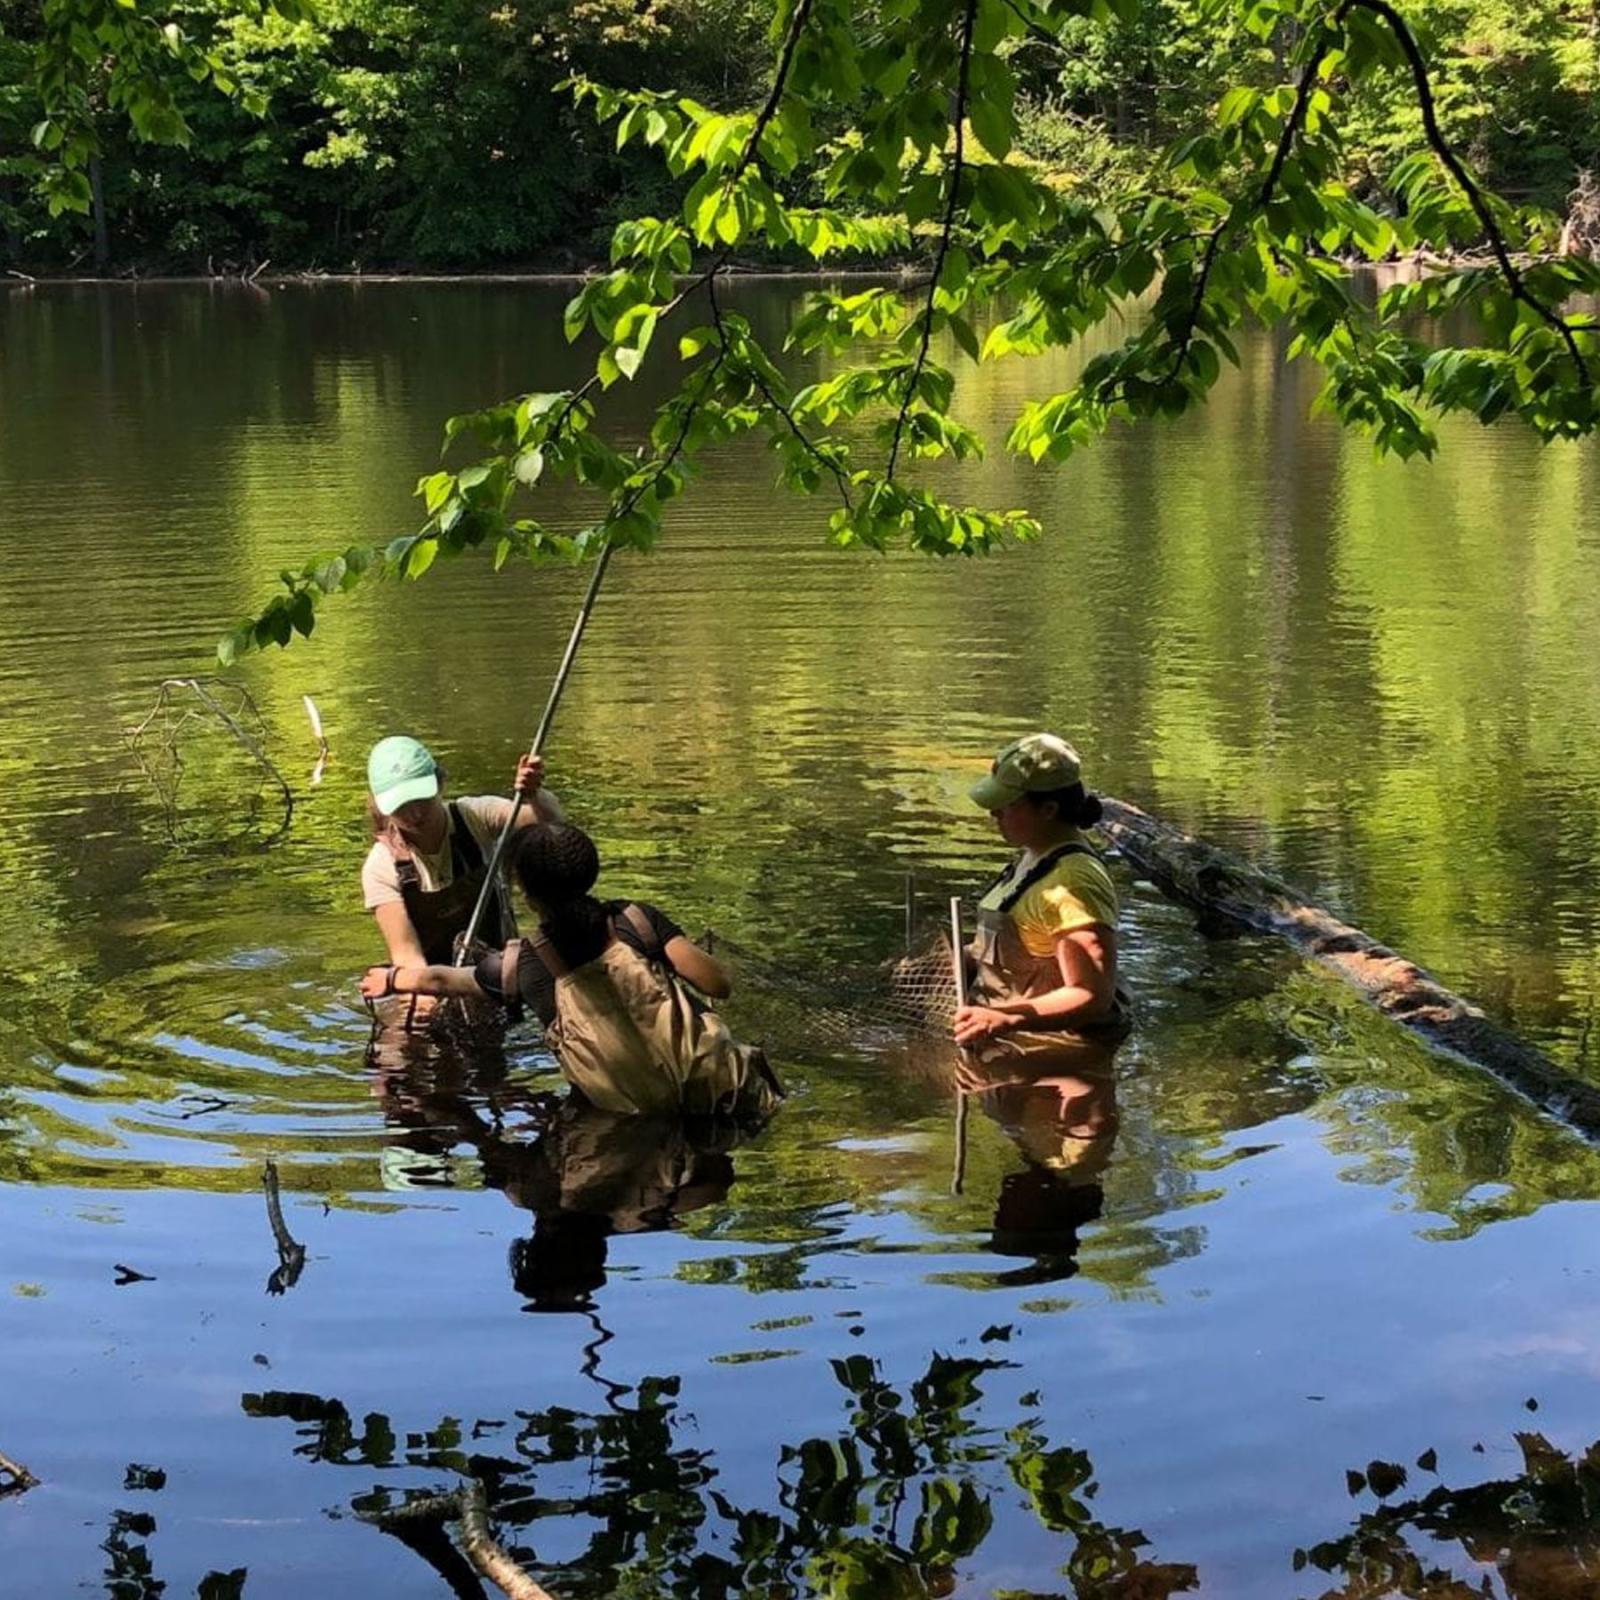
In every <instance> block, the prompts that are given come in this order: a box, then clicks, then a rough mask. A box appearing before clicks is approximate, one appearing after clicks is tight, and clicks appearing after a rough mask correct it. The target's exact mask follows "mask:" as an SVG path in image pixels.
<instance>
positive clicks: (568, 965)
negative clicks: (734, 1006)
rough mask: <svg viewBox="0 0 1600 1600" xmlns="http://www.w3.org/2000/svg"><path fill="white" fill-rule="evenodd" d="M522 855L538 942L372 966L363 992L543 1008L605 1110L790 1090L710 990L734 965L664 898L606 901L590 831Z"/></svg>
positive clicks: (553, 827)
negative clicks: (702, 942)
mask: <svg viewBox="0 0 1600 1600" xmlns="http://www.w3.org/2000/svg"><path fill="white" fill-rule="evenodd" d="M515 852H516V854H515V857H514V865H513V870H514V871H515V873H516V877H517V881H518V882H519V883H520V884H521V886H522V890H523V893H524V894H526V895H527V897H528V903H529V904H530V905H531V906H532V907H533V909H534V911H535V913H536V914H537V915H538V917H539V929H538V932H537V933H536V934H534V936H533V937H532V938H531V939H513V940H512V941H511V942H510V943H509V944H507V945H506V947H505V948H504V949H503V950H498V951H495V952H493V953H491V954H489V955H487V956H485V957H483V959H482V960H480V961H479V962H478V963H477V965H476V966H475V967H452V966H445V965H442V964H439V963H437V962H435V963H431V964H429V965H426V966H405V965H397V966H392V967H374V968H372V969H371V970H370V971H369V972H368V973H367V975H366V977H365V978H363V979H362V982H361V992H362V994H363V995H365V996H366V997H367V998H368V999H379V998H381V997H383V996H385V995H391V994H424V995H436V996H443V995H452V996H460V997H461V998H464V999H471V998H474V997H487V998H489V999H491V1000H499V1001H501V1002H502V1003H504V1004H505V1005H506V1006H507V1007H508V1009H510V1010H511V1011H512V1013H513V1015H514V1016H516V1015H520V1013H521V1011H522V1010H523V1008H524V1007H527V1008H531V1009H532V1010H533V1011H534V1012H535V1014H536V1015H537V1016H538V1017H539V1019H540V1021H541V1022H543V1023H544V1025H545V1027H546V1030H547V1031H548V1034H549V1037H550V1041H551V1043H552V1044H553V1045H554V1046H555V1050H556V1055H557V1057H558V1059H559V1060H560V1062H561V1070H562V1072H563V1073H564V1074H565V1076H566V1079H567V1081H568V1082H569V1083H570V1084H571V1085H572V1087H573V1088H574V1089H576V1090H577V1091H578V1092H579V1093H580V1094H581V1095H583V1096H584V1098H585V1099H586V1100H587V1101H588V1102H589V1103H590V1104H591V1105H595V1106H598V1107H600V1108H601V1109H602V1110H605V1111H614V1112H618V1113H621V1114H623V1115H628V1116H638V1115H644V1116H662V1115H684V1116H703V1117H722V1116H728V1117H733V1118H735V1119H737V1120H740V1121H743V1122H751V1121H759V1120H760V1119H761V1118H763V1117H765V1116H766V1115H768V1114H769V1113H770V1112H771V1111H772V1110H773V1108H774V1107H775V1106H776V1105H777V1103H778V1101H779V1099H781V1098H782V1094H783V1091H782V1089H781V1088H780V1087H779V1085H778V1081H777V1079H776V1077H775V1076H774V1074H773V1072H772V1069H771V1067H769V1066H768V1065H767V1061H766V1058H765V1056H763V1055H762V1053H761V1051H760V1050H759V1049H756V1048H755V1047H753V1046H751V1045H745V1044H740V1043H739V1042H738V1041H737V1040H736V1039H735V1038H734V1037H733V1035H732V1034H731V1033H730V1032H729V1031H728V1026H727V1024H726V1023H725V1022H724V1021H723V1020H722V1018H721V1017H719V1016H718V1015H717V1014H716V1012H715V1011H713V1010H711V1009H710V1007H709V1006H707V1005H706V1003H705V1002H704V1001H703V1000H702V999H701V998H700V997H699V996H700V994H706V995H713V996H723V995H726V994H728V992H729V990H730V987H731V983H730V979H729V977H728V973H727V970H726V969H725V968H724V967H723V965H722V963H721V962H720V961H718V960H717V959H716V958H715V957H714V956H711V955H709V954H707V952H706V951H704V950H702V949H701V948H700V947H699V946H698V945H696V944H694V943H693V942H692V941H691V940H689V939H688V938H686V937H685V936H684V933H683V930H682V929H681V928H680V927H679V926H678V925H677V924H676V923H675V922H673V921H672V919H671V918H670V917H668V916H667V915H666V913H665V912H663V911H661V910H659V909H658V908H657V907H655V906H650V905H644V904H640V903H637V902H633V901H626V900H612V901H600V900H597V899H596V898H595V897H594V896H593V895H592V894H591V893H590V892H589V891H590V890H591V889H592V888H593V887H594V884H595V880H596V878H597V877H598V876H599V872H600V857H599V853H598V852H597V851H596V849H595V846H594V841H593V840H592V839H591V838H590V837H589V836H588V834H586V833H584V832H583V831H582V830H581V829H578V828H574V827H570V826H568V825H566V824H564V823H546V824H542V825H541V826H539V827H536V828H530V829H528V830H527V831H526V832H525V833H523V834H522V836H521V837H520V838H519V839H518V840H517V841H516V845H515ZM691 985H692V986H693V987H692V988H691V987H690V986H691ZM697 990H698V991H699V994H697V993H696V992H695V991H697Z"/></svg>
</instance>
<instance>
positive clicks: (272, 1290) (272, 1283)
mask: <svg viewBox="0 0 1600 1600" xmlns="http://www.w3.org/2000/svg"><path fill="white" fill-rule="evenodd" d="M261 1187H262V1188H263V1189H264V1190H265V1191H266V1195H267V1226H268V1227H269V1228H271V1229H272V1242H273V1244H274V1245H276V1246H277V1250H278V1264H277V1266H275V1267H274V1268H273V1269H272V1271H271V1272H270V1273H269V1274H268V1275H267V1293H268V1294H282V1293H283V1292H284V1290H285V1289H292V1288H294V1286H295V1285H296V1284H297V1283H298V1282H299V1281H300V1274H301V1273H302V1272H304V1271H305V1266H306V1247H305V1246H304V1245H303V1244H301V1243H300V1242H299V1241H298V1240H297V1239H295V1238H294V1236H293V1235H292V1234H291V1233H290V1232H289V1228H288V1225H287V1224H286V1223H285V1222H284V1220H283V1202H282V1201H281V1200H280V1199H279V1198H278V1163H277V1162H276V1161H274V1160H273V1159H272V1158H271V1157H270V1156H269V1157H268V1158H267V1168H266V1171H265V1172H263V1173H262V1175H261Z"/></svg>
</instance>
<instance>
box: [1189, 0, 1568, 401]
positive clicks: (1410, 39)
mask: <svg viewBox="0 0 1600 1600" xmlns="http://www.w3.org/2000/svg"><path fill="white" fill-rule="evenodd" d="M1358 9H1359V10H1366V11H1371V12H1372V13H1374V14H1375V15H1376V16H1379V17H1381V18H1382V19H1383V20H1384V21H1385V22H1386V23H1387V24H1388V25H1389V28H1390V30H1391V32H1392V33H1393V34H1394V37H1395V42H1396V43H1397V44H1398V45H1399V46H1400V49H1401V51H1402V53H1403V54H1404V55H1405V58H1406V63H1407V65H1408V66H1409V68H1410V70H1411V81H1412V84H1413V86H1414V88H1415V89H1416V94H1417V102H1418V106H1419V108H1420V110H1421V112H1422V128H1423V133H1424V135H1425V136H1426V138H1427V141H1428V147H1429V148H1430V149H1431V150H1432V151H1433V153H1434V155H1436V156H1437V157H1438V158H1439V160H1440V162H1441V163H1442V164H1443V165H1444V167H1445V169H1446V171H1448V172H1449V174H1450V176H1451V177H1452V178H1454V179H1455V181H1456V183H1457V184H1458V185H1459V186H1460V188H1461V191H1462V193H1463V194H1465V195H1466V197H1467V203H1468V204H1469V205H1470V206H1471V207H1472V210H1473V214H1474V215H1475V216H1476V217H1477V219H1478V225H1479V226H1480V227H1481V228H1482V229H1483V232H1484V237H1485V238H1486V239H1487V240H1488V243H1489V249H1490V252H1491V254H1492V255H1493V258H1494V262H1495V265H1496V267H1497V268H1498V270H1499V272H1500V275H1501V276H1502V277H1503V278H1504V279H1505V282H1506V287H1507V288H1508V289H1509V290H1510V293H1511V298H1512V299H1513V300H1517V301H1519V302H1521V304H1523V305H1525V306H1527V307H1528V308H1529V310H1531V311H1532V312H1533V313H1534V314H1535V315H1536V316H1537V317H1539V319H1540V320H1541V321H1543V322H1544V323H1546V324H1547V325H1548V326H1550V327H1551V328H1553V329H1554V330H1555V331H1556V332H1557V333H1558V334H1560V336H1561V339H1562V342H1563V343H1564V344H1565V345H1566V347H1567V354H1568V355H1569V356H1570V357H1571V358H1572V363H1573V365H1574V366H1575V367H1576V368H1577V372H1578V377H1579V379H1580V380H1581V381H1582V382H1583V383H1584V384H1585V385H1587V384H1588V382H1589V367H1588V363H1587V361H1585V359H1584V355H1583V351H1582V350H1581V348H1580V347H1579V345H1578V340H1577V336H1576V334H1575V332H1574V331H1573V325H1572V324H1571V323H1570V322H1568V321H1567V319H1566V318H1564V317H1562V316H1561V315H1559V314H1558V313H1557V312H1555V311H1553V310H1552V309H1551V308H1550V307H1549V306H1547V305H1546V304H1545V303H1544V302H1543V301H1542V300H1540V299H1539V297H1538V296H1537V295H1536V294H1534V293H1533V291H1532V290H1531V289H1529V288H1528V285H1527V282H1526V280H1525V279H1524V278H1523V276H1522V273H1521V271H1520V269H1519V268H1518V267H1517V264H1516V262H1515V261H1514V260H1513V258H1512V254H1511V249H1510V246H1509V245H1508V244H1507V243H1506V239H1505V235H1504V234H1503V233H1502V232H1501V231H1500V225H1499V223H1498V222H1497V221H1496V220H1495V216H1494V212H1493V210H1492V209H1491V208H1490V205H1489V202H1488V200H1487V199H1486V198H1485V196H1484V193H1483V190H1482V189H1481V188H1480V187H1479V186H1478V183H1477V181H1476V180H1475V179H1474V178H1473V176H1472V175H1471V173H1469V172H1468V171H1467V169H1466V167H1465V166H1464V165H1463V164H1462V161H1461V158H1460V157H1459V156H1458V155H1457V154H1456V153H1455V150H1454V149H1453V148H1452V146H1451V144H1450V141H1449V140H1448V139H1447V138H1446V137H1445V135H1444V130H1443V129H1442V128H1441V127H1440V126H1439V117H1438V110H1437V107H1436V104H1435V101H1434V96H1433V85H1432V84H1431V83H1430V82H1429V79H1428V65H1427V62H1426V61H1425V60H1424V59H1423V55H1422V49H1421V46H1420V45H1418V43H1417V39H1416V35H1415V34H1414V33H1412V31H1411V28H1410V26H1409V25H1408V24H1407V22H1406V20H1405V18H1404V17H1402V16H1401V15H1400V13H1399V12H1398V11H1396V10H1395V8H1394V7H1393V6H1392V5H1390V4H1389V3H1388V0H1344V4H1343V5H1341V6H1340V7H1339V9H1338V10H1337V11H1336V12H1335V13H1334V15H1333V20H1332V23H1331V25H1330V27H1329V29H1328V30H1327V32H1326V33H1324V35H1323V37H1322V39H1321V40H1320V41H1319V43H1318V45H1317V48H1316V49H1315V50H1314V51H1313V52H1312V55H1311V57H1310V59H1309V60H1308V61H1307V62H1306V66H1305V70H1304V72H1303V73H1302V74H1301V77H1300V84H1299V87H1298V89H1297V91H1296V93H1295V99H1294V105H1293V106H1292V107H1291V109H1290V112H1289V120H1288V121H1287V122H1286V123H1284V125H1283V132H1282V133H1281V134H1280V135H1279V137H1278V143H1277V147H1276V149H1275V150H1274V151H1273V155H1272V163H1271V165H1270V166H1269V167H1268V169H1267V175H1266V178H1265V179H1264V181H1263V182H1262V185H1261V190H1260V192H1259V194H1258V195H1257V197H1256V201H1255V204H1254V205H1253V206H1252V207H1251V213H1252V214H1253V213H1255V212H1259V211H1264V210H1265V209H1266V207H1267V206H1268V205H1269V204H1270V203H1271V200H1272V197H1273V195H1274V194H1275V193H1276V192H1277V187H1278V183H1279V180H1280V179H1281V178H1282V176H1283V169H1284V166H1285V164H1286V163H1287V162H1288V159H1289V156H1290V154H1291V152H1292V150H1293V148H1294V142H1295V140H1296V139H1297V138H1298V137H1299V134H1300V130H1301V128H1302V126H1303V125H1304V123H1305V119H1306V115H1307V113H1308V111H1309V109H1310V105H1311V96H1312V93H1313V92H1314V91H1315V89H1316V86H1317V82H1318V72H1319V69H1320V68H1321V66H1322V63H1323V61H1324V59H1325V58H1326V57H1327V54H1328V52H1329V51H1330V50H1331V49H1332V48H1333V46H1334V34H1335V30H1337V29H1338V28H1340V27H1342V26H1343V25H1344V23H1345V22H1346V21H1347V20H1348V18H1349V15H1350V13H1351V12H1352V11H1354V10H1358ZM1243 220H1244V218H1243V217H1233V216H1229V217H1225V218H1224V219H1223V220H1222V221H1221V222H1219V223H1218V224H1217V226H1216V228H1215V229H1213V230H1212V232H1211V235H1210V237H1209V238H1208V240H1207V242H1206V248H1205V253H1204V255H1203V256H1202V257H1201V261H1200V270H1199V272H1198V273H1197V274H1196V276H1195V287H1194V294H1193V297H1192V299H1191V301H1190V307H1189V314H1188V316H1187V318H1186V319H1185V323H1184V330H1183V333H1182V336H1181V337H1180V338H1179V340H1178V341H1177V349H1176V351H1175V354H1174V358H1173V363H1172V368H1171V371H1170V374H1169V381H1170V380H1172V379H1176V378H1177V377H1179V376H1180V375H1181V374H1182V371H1183V365H1184V362H1185V361H1186V360H1187V358H1188V354H1189V349H1190V346H1191V345H1192V344H1193V342H1194V335H1195V329H1196V327H1197V326H1198V323H1199V319H1200V313H1201V311H1202V310H1203V308H1204V305H1205V298H1206V288H1207V285H1208V284H1209V282H1210V278H1211V270H1212V267H1213V266H1214V265H1215V263H1216V258H1217V252H1218V251H1219V249H1220V248H1221V246H1222V243H1223V240H1224V238H1226V237H1227V236H1228V235H1230V234H1231V233H1233V231H1234V230H1235V228H1236V226H1237V225H1238V224H1239V223H1241V222H1242V221H1243Z"/></svg>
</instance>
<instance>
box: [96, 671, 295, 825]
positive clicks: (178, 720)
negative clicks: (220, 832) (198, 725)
mask: <svg viewBox="0 0 1600 1600" xmlns="http://www.w3.org/2000/svg"><path fill="white" fill-rule="evenodd" d="M224 692H225V693H229V694H232V695H234V696H236V697H237V703H236V705H235V706H234V707H233V708H232V709H230V708H229V707H227V706H225V705H223V704H222V703H221V700H220V699H219V698H218V695H219V694H221V693H224ZM185 694H187V695H191V696H193V698H194V700H195V701H196V702H198V704H199V706H200V708H201V711H200V712H196V711H195V710H193V709H184V710H182V712H181V714H180V713H179V711H178V709H177V706H178V702H179V701H180V700H181V698H182V697H183V696H184V695H185ZM202 713H203V714H204V715H205V716H210V717H213V718H215V719H216V721H218V722H219V723H221V724H222V726H223V728H225V729H226V730H227V732H228V734H229V735H230V736H231V737H232V738H233V739H234V740H235V741H236V742H237V743H238V745H239V747H240V748H241V749H242V750H244V751H245V753H246V754H247V755H249V756H250V757H251V759H252V760H254V761H255V762H256V764H257V765H258V766H259V767H260V769H261V772H262V774H263V776H264V777H265V778H270V779H271V780H272V782H273V783H274V784H276V785H277V787H278V790H279V793H280V794H281V795H282V797H283V821H282V822H281V823H280V824H279V825H278V827H277V828H276V829H275V830H274V831H273V832H272V833H271V834H270V835H268V837H267V838H266V840H265V841H264V843H267V844H271V843H273V842H274V841H275V840H277V839H280V838H282V837H283V835H284V834H285V833H287V832H288V831H289V824H290V823H291V822H292V821H293V820H294V791H293V790H292V789H291V788H290V787H289V783H288V780H287V779H286V778H285V777H284V775H283V774H282V773H281V772H280V771H279V770H278V768H277V765H276V763H275V762H274V761H273V759H272V757H271V756H270V755H268V754H267V748H266V744H265V732H264V730H265V727H266V724H265V722H264V720H263V719H262V716H261V712H260V709H259V708H258V707H257V705H256V703H255V700H254V698H253V697H252V696H251V694H250V691H249V690H248V689H246V688H245V687H244V685H243V684H239V683H227V682H224V681H222V680H219V679H214V678H208V679H200V678H166V679H163V680H162V682H161V683H160V685H159V686H158V687H157V690H156V703H155V705H154V706H152V707H151V709H150V712H149V715H148V716H146V717H145V719H144V721H143V722H141V723H140V724H139V726H138V727H136V728H134V729H132V730H131V731H130V732H129V734H128V742H129V744H130V745H131V746H132V748H133V753H134V756H135V758H136V759H137V760H138V762H139V765H140V766H141V767H142V768H143V769H144V772H145V775H146V776H147V777H148V778H149V779H150V781H151V782H152V783H153V784H154V785H155V789H156V792H157V794H158V795H159V796H160V797H161V801H162V804H163V806H164V807H165V808H166V811H167V825H168V831H169V832H170V833H171V834H172V837H173V840H174V842H176V841H177V824H178V815H177V813H178V784H179V782H180V781H181V778H182V773H183V755H182V752H181V750H180V749H179V746H178V737H179V735H180V734H181V733H182V732H183V730H184V728H185V726H186V725H187V724H188V723H190V722H193V721H201V720H203V717H202ZM247 716H248V717H249V718H250V719H251V720H253V722H254V723H255V725H256V727H258V728H261V729H262V730H263V733H262V734H261V735H257V734H256V733H255V732H254V731H252V729H251V728H250V727H248V726H246V721H245V719H246V717H247ZM146 739H150V740H155V741H158V745H157V748H156V751H155V754H156V756H157V764H158V763H159V762H162V761H165V762H169V763H170V764H171V766H172V769H173V772H172V776H171V778H170V779H169V780H167V783H166V784H164V783H163V779H162V777H161V775H160V773H159V772H158V770H157V764H153V763H152V762H150V761H147V760H146V759H145V750H144V744H145V741H146Z"/></svg>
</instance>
